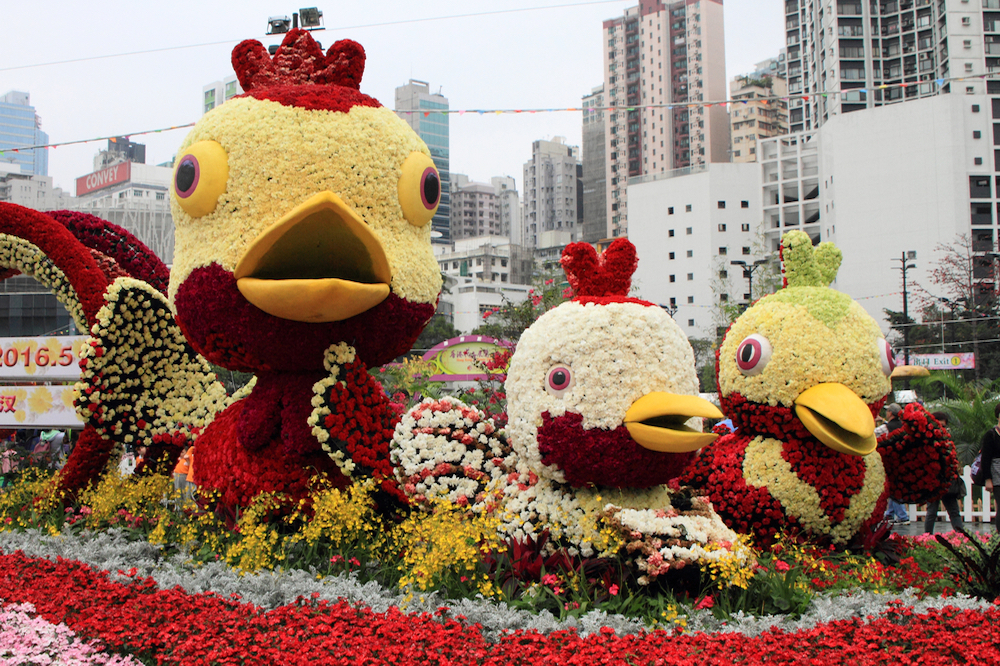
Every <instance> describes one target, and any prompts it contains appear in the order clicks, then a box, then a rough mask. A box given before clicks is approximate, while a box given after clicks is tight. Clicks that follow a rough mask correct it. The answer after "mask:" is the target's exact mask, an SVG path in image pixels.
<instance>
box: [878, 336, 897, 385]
mask: <svg viewBox="0 0 1000 666" xmlns="http://www.w3.org/2000/svg"><path fill="white" fill-rule="evenodd" d="M878 354H879V360H881V361H882V374H884V375H885V376H886V377H888V376H890V375H891V374H892V371H893V370H895V369H896V355H895V353H893V351H892V347H891V346H889V343H888V342H886V339H885V338H879V339H878Z"/></svg>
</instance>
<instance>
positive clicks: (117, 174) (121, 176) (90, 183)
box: [76, 162, 132, 197]
mask: <svg viewBox="0 0 1000 666" xmlns="http://www.w3.org/2000/svg"><path fill="white" fill-rule="evenodd" d="M131 178H132V163H131V162H120V163H118V164H115V165H114V166H109V167H108V168H107V169H101V170H100V171H96V172H94V173H92V174H90V175H89V176H83V177H82V178H77V179H76V196H78V197H79V196H82V195H84V194H90V193H91V192H94V191H96V190H103V189H104V188H105V187H111V186H112V185H117V184H118V183H127V182H128V181H129V180H130V179H131Z"/></svg>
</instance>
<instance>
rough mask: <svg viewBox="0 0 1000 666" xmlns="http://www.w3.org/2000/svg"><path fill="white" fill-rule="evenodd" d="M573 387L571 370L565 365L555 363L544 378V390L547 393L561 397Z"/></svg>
mask: <svg viewBox="0 0 1000 666" xmlns="http://www.w3.org/2000/svg"><path fill="white" fill-rule="evenodd" d="M572 387H573V372H572V371H571V370H570V369H569V368H568V367H567V366H565V365H555V366H552V369H551V370H549V374H548V376H547V377H546V378H545V390H546V391H548V392H549V395H552V396H555V397H556V398H561V397H563V395H565V394H566V391H568V390H570V389H571V388H572Z"/></svg>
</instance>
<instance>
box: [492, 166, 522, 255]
mask: <svg viewBox="0 0 1000 666" xmlns="http://www.w3.org/2000/svg"><path fill="white" fill-rule="evenodd" d="M490 184H491V185H493V191H494V192H495V193H496V196H497V214H498V215H499V216H500V234H501V235H503V236H506V237H508V238H509V239H510V242H511V243H513V244H514V245H523V244H524V226H523V225H522V223H521V197H520V195H519V194H518V193H517V183H515V182H514V179H513V178H511V177H510V176H494V177H493V178H490Z"/></svg>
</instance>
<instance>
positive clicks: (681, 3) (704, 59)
mask: <svg viewBox="0 0 1000 666" xmlns="http://www.w3.org/2000/svg"><path fill="white" fill-rule="evenodd" d="M722 18H723V15H722V0H678V1H676V2H662V1H661V0H640V2H639V5H638V6H637V7H632V8H630V9H627V10H626V11H625V14H624V15H623V16H620V17H617V18H614V19H609V20H606V21H605V22H604V32H603V40H604V41H603V42H602V44H604V45H606V47H607V48H606V49H605V50H604V90H605V94H606V99H607V106H609V107H613V108H612V109H611V110H610V111H608V112H607V114H606V115H605V118H606V120H605V123H606V125H605V126H606V132H605V142H606V144H605V146H606V156H607V160H606V164H607V166H606V176H607V192H608V195H607V202H606V205H607V210H608V216H607V219H608V236H624V235H626V234H627V231H628V217H627V200H626V186H627V184H628V179H629V178H639V177H642V176H647V175H651V174H657V173H663V172H665V171H671V170H673V169H679V168H683V167H688V166H691V165H697V164H707V163H709V162H726V161H728V160H729V116H728V113H727V111H726V108H725V106H724V105H721V104H720V105H713V106H711V107H705V106H702V105H700V104H698V105H696V106H691V107H689V106H687V105H688V104H689V103H699V102H711V101H713V100H718V101H721V100H724V99H726V97H727V93H728V91H727V87H726V63H725V60H726V51H725V43H724V41H725V35H724V31H723V22H722Z"/></svg>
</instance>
